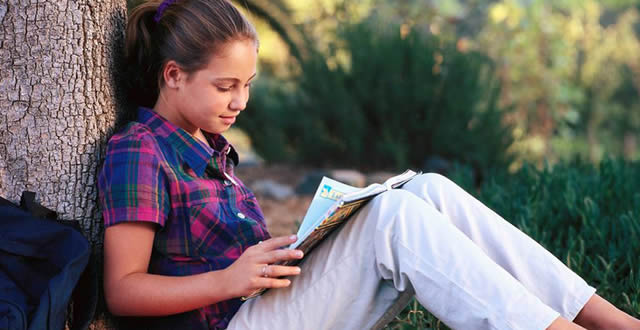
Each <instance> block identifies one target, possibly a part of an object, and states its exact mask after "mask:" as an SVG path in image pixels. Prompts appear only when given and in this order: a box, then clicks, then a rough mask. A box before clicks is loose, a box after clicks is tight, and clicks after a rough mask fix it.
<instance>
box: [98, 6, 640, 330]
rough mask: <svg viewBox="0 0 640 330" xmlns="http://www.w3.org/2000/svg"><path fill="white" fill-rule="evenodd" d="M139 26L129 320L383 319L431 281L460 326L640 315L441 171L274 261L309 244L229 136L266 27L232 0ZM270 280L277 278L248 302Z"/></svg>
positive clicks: (124, 193)
mask: <svg viewBox="0 0 640 330" xmlns="http://www.w3.org/2000/svg"><path fill="white" fill-rule="evenodd" d="M126 34H127V35H126V58H127V63H128V68H129V71H130V76H129V82H130V86H129V90H130V92H131V93H130V94H131V97H132V100H133V101H135V102H136V103H137V104H138V105H140V108H139V109H138V113H137V116H138V117H137V119H136V120H135V121H133V122H131V123H129V124H128V126H126V128H124V130H122V131H121V132H119V133H117V134H115V135H114V136H113V137H112V138H111V139H110V141H109V144H108V149H107V155H106V160H105V162H104V165H103V168H102V170H101V173H100V175H99V191H100V204H101V207H102V210H103V217H104V223H105V227H106V229H105V236H104V258H105V259H104V289H105V296H106V301H107V304H108V308H109V310H110V311H111V312H112V313H113V314H115V315H120V316H125V318H124V319H126V320H127V321H128V324H129V325H131V326H133V327H135V328H137V329H214V328H226V327H228V328H232V329H364V328H378V327H381V326H383V325H384V324H385V323H386V322H388V321H389V320H390V319H391V318H393V317H394V315H395V314H396V313H397V312H398V311H399V310H401V309H402V307H404V305H405V304H406V303H407V301H408V300H407V299H409V298H410V297H412V296H413V295H415V296H416V297H417V299H418V300H419V301H420V303H421V304H422V305H424V306H425V307H426V308H427V309H428V310H429V311H431V312H432V313H433V314H434V315H436V316H437V317H438V318H440V319H441V320H442V321H443V322H444V323H446V324H447V325H449V326H450V327H452V328H457V329H546V328H548V329H579V328H581V326H583V327H587V328H590V329H596V328H602V329H640V322H639V321H638V320H636V319H634V318H632V317H631V316H629V315H627V314H625V313H623V312H621V311H620V310H618V309H617V308H615V307H614V306H612V305H611V304H609V303H608V302H606V301H605V300H604V299H602V298H600V297H599V296H598V295H596V294H595V293H594V292H595V289H594V288H592V287H590V286H589V285H587V283H585V281H583V280H582V279H581V278H580V277H579V276H577V275H576V274H574V273H573V272H572V271H571V270H569V269H568V268H567V267H566V266H565V265H564V264H563V263H562V262H560V261H559V260H557V259H556V258H555V257H554V256H553V255H551V254H550V253H549V252H547V251H546V250H545V249H544V248H543V247H542V246H540V245H538V244H537V243H536V242H534V241H533V240H532V239H530V238H529V237H528V236H526V235H525V234H523V233H522V232H520V231H519V230H518V229H516V228H515V227H513V226H512V225H510V224H509V223H508V222H506V221H505V220H503V219H502V218H500V216H498V215H497V214H495V213H494V212H492V211H491V210H489V209H488V208H487V207H485V206H484V205H483V204H481V203H480V202H479V201H477V200H475V199H474V198H473V197H472V196H470V195H469V194H467V193H466V192H465V191H463V190H462V189H461V188H459V187H458V186H456V185H455V184H454V183H452V182H451V181H449V180H448V179H446V178H444V177H442V176H439V175H435V174H427V175H421V176H419V177H416V178H414V179H413V180H412V181H410V182H409V183H407V184H406V185H405V186H404V187H403V189H397V190H395V191H390V192H386V193H383V194H381V195H379V196H378V197H376V198H375V199H373V200H372V201H371V202H369V203H368V204H367V205H366V206H365V207H364V208H363V209H362V210H360V211H359V212H358V213H357V214H356V215H355V216H354V218H352V219H351V220H350V221H349V222H348V223H347V224H346V225H344V226H343V227H342V228H341V229H339V231H337V232H335V233H334V234H332V235H331V236H330V237H328V238H327V239H326V240H325V241H324V242H322V243H321V244H320V245H319V246H318V247H317V248H316V249H315V250H314V252H313V253H311V254H310V255H309V256H307V258H306V259H305V261H304V262H303V263H302V264H301V265H300V267H294V266H287V267H285V266H277V265H273V263H275V262H278V261H282V260H290V259H296V258H302V253H301V251H297V250H289V249H280V247H283V246H286V245H288V244H290V243H292V242H294V241H295V240H296V237H295V236H291V237H276V238H270V237H269V234H268V232H267V229H266V226H265V222H264V219H263V215H262V213H261V211H260V208H259V207H258V204H257V202H256V199H255V198H254V195H253V194H252V193H251V192H250V191H249V190H248V189H247V188H246V187H245V186H244V185H243V183H242V181H240V180H239V179H238V178H237V177H236V176H235V175H234V166H236V165H237V163H238V156H237V154H236V152H235V151H234V149H233V147H232V146H231V145H229V143H228V142H227V141H226V140H225V139H224V137H223V136H222V135H221V133H223V132H224V131H226V130H227V129H228V128H229V127H230V126H231V125H232V124H233V123H234V122H235V120H236V117H237V116H238V115H240V114H241V112H242V111H243V110H244V108H245V106H246V103H247V100H248V98H249V89H250V85H251V82H252V80H253V79H254V78H255V76H256V58H257V53H258V38H257V36H256V32H255V30H254V28H253V27H252V25H251V24H250V23H249V22H248V21H247V20H246V19H245V18H244V17H243V16H242V15H241V14H240V13H239V12H238V10H237V9H236V8H234V7H233V5H231V4H230V3H229V2H228V1H226V0H165V1H163V2H159V1H150V2H146V3H143V4H142V5H140V6H139V7H137V8H136V9H135V10H134V11H133V12H132V13H131V16H130V18H129V21H128V24H127V30H126ZM247 115H250V114H247ZM301 115H303V114H301ZM265 129H267V128H265ZM258 288H271V290H269V291H267V292H266V293H265V294H264V295H262V296H259V297H257V298H255V299H250V300H248V301H246V302H244V303H243V302H242V300H241V299H240V297H242V296H246V295H248V294H250V293H251V292H253V291H254V290H256V289H258ZM571 321H573V322H571Z"/></svg>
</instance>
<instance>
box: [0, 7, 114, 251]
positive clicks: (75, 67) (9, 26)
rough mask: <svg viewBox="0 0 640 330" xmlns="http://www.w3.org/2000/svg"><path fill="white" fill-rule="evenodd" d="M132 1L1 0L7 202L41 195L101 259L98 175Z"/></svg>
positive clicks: (0, 147)
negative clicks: (77, 227) (77, 224)
mask: <svg viewBox="0 0 640 330" xmlns="http://www.w3.org/2000/svg"><path fill="white" fill-rule="evenodd" d="M125 17H126V1H125V0H99V1H95V0H2V1H0V195H2V196H4V197H5V198H7V199H9V200H13V201H18V200H19V198H20V194H21V192H22V191H23V190H30V191H34V192H36V193H37V198H38V201H39V202H40V203H42V204H43V205H45V206H47V207H49V208H51V209H54V210H56V211H57V212H58V213H59V214H60V216H61V218H62V219H67V220H71V219H74V220H79V221H81V223H82V227H83V229H84V232H85V234H86V236H87V237H88V238H89V239H90V241H91V243H92V246H93V247H94V253H96V255H98V256H100V255H101V253H100V251H101V250H102V249H101V248H102V225H101V216H100V214H99V210H98V208H97V205H96V200H97V191H96V175H97V171H98V168H99V165H100V164H101V161H102V158H103V156H104V148H105V145H106V139H107V137H108V136H109V135H110V133H111V132H112V130H113V127H114V125H115V122H116V113H117V111H116V109H122V108H123V107H122V106H121V104H122V102H119V101H120V100H122V99H121V98H120V97H118V96H119V95H121V93H118V92H117V90H116V86H119V84H117V83H116V81H117V77H118V75H117V72H118V71H119V70H118V63H119V59H120V58H121V56H120V54H121V49H122V46H121V45H122V43H123V35H124V24H125Z"/></svg>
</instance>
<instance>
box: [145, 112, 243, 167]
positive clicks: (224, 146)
mask: <svg viewBox="0 0 640 330" xmlns="http://www.w3.org/2000/svg"><path fill="white" fill-rule="evenodd" d="M138 122H140V123H141V124H144V125H146V126H147V127H149V128H150V129H151V131H152V132H153V134H154V135H156V136H158V137H160V138H162V139H164V140H165V141H166V142H167V143H169V144H170V145H171V146H172V147H173V148H175V150H176V151H177V152H178V153H179V154H180V155H181V156H182V158H183V159H184V161H185V162H186V163H187V165H189V167H190V168H191V169H192V170H193V171H194V172H195V173H196V175H198V176H199V177H201V176H202V175H203V174H204V171H205V169H206V167H207V164H208V163H209V161H210V160H211V159H212V158H213V159H214V160H216V159H217V160H219V163H220V164H223V166H222V168H221V169H220V170H222V171H224V170H225V168H224V167H226V166H224V164H226V159H227V158H230V159H231V160H232V161H233V163H234V165H237V164H238V153H237V152H236V151H235V149H234V148H233V147H232V146H231V144H229V142H227V140H226V139H225V138H224V137H223V136H222V135H220V134H212V133H208V132H205V131H202V133H203V134H204V136H205V138H206V139H207V141H208V142H209V145H207V144H206V143H204V142H202V141H200V140H198V139H196V138H194V137H193V136H192V135H191V134H189V133H187V132H186V131H185V130H184V129H182V128H180V127H177V126H175V125H174V124H172V123H171V122H169V121H168V120H166V119H165V118H163V117H162V116H160V115H158V114H157V113H156V112H155V111H153V110H152V109H149V108H145V107H140V108H138ZM211 146H213V148H212V147H211ZM221 174H222V173H221Z"/></svg>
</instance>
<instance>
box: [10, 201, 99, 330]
mask: <svg viewBox="0 0 640 330" xmlns="http://www.w3.org/2000/svg"><path fill="white" fill-rule="evenodd" d="M34 200H35V194H34V193H30V192H25V193H23V195H22V199H21V203H20V204H21V205H20V207H18V206H17V205H15V204H13V203H11V202H9V201H7V200H5V199H4V198H1V197H0V329H11V330H13V329H19V330H23V329H52V330H53V329H55V330H58V329H60V330H61V329H64V327H65V321H66V320H67V311H68V307H69V302H70V300H71V297H72V293H73V296H74V299H73V300H74V304H73V314H72V327H71V329H72V330H75V329H86V328H87V327H88V325H89V323H90V322H91V319H92V318H93V313H94V312H95V308H96V304H97V278H96V274H95V267H94V265H92V264H90V267H87V265H88V264H89V259H90V256H91V248H90V245H89V242H88V241H87V239H86V238H85V237H84V236H83V235H82V234H81V232H80V231H79V230H78V228H79V226H78V225H77V222H76V221H56V220H55V219H56V217H57V215H56V213H55V212H53V211H51V210H49V209H47V208H45V207H43V206H40V205H38V204H37V203H35V201H34ZM73 223H75V225H72V224H73ZM74 227H76V228H74ZM85 270H86V271H85ZM74 288H75V289H76V290H75V292H74Z"/></svg>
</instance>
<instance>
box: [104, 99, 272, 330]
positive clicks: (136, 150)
mask: <svg viewBox="0 0 640 330" xmlns="http://www.w3.org/2000/svg"><path fill="white" fill-rule="evenodd" d="M205 136H206V138H207V140H208V142H209V145H210V146H213V148H211V147H210V146H209V145H206V144H205V143H202V142H201V141H199V140H197V139H195V138H193V137H192V136H191V135H190V134H188V133H187V132H185V131H184V130H182V129H181V128H178V127H176V126H175V125H173V124H171V123H170V122H168V121H167V120H166V119H164V118H162V117H161V116H159V115H157V114H156V113H155V112H154V111H153V110H150V109H146V108H139V110H138V120H137V121H136V122H132V123H130V124H129V125H128V126H127V127H126V128H125V129H124V130H123V131H122V132H120V133H118V134H116V135H114V136H113V137H112V138H111V139H110V140H109V144H108V146H107V154H106V158H105V162H104V165H103V167H102V170H101V172H100V175H99V178H98V189H99V200H100V205H101V207H102V214H103V218H104V224H105V227H108V226H113V225H116V224H118V223H121V222H130V221H144V222H152V223H155V224H157V231H156V235H155V240H154V242H153V250H152V253H151V260H150V264H149V273H152V274H161V275H172V276H183V275H191V274H198V273H203V272H207V271H212V270H219V269H224V268H226V267H227V266H229V265H231V264H232V263H233V262H234V261H235V260H236V259H237V258H238V257H239V256H240V255H241V254H242V252H243V251H244V250H245V249H246V248H248V247H249V246H251V245H254V244H257V243H258V242H259V241H262V240H266V239H268V238H269V233H268V232H267V228H266V225H265V222H264V217H263V215H262V211H261V210H260V207H259V206H258V203H257V201H256V199H255V197H254V195H253V194H252V193H251V192H250V191H249V189H247V188H246V187H245V186H244V185H243V184H242V182H241V181H240V180H239V179H238V178H237V177H235V176H234V174H233V168H234V166H235V165H237V162H238V155H237V153H236V152H235V150H234V149H233V148H232V147H231V145H230V144H229V143H228V142H227V141H226V140H225V139H224V137H222V136H221V135H214V134H206V133H205ZM240 304H241V301H240V300H239V299H232V300H227V301H223V302H220V303H217V304H214V305H210V306H207V307H204V308H201V309H198V310H195V311H191V312H187V313H182V314H178V315H173V316H169V317H163V318H138V319H136V320H135V321H136V323H137V324H139V325H140V326H143V327H144V328H154V329H155V328H176V329H178V328H180V329H214V328H224V327H226V325H227V324H228V322H229V320H230V319H231V317H233V315H234V313H235V312H236V311H237V310H238V308H239V307H240ZM130 321H132V320H130ZM140 322H142V324H141V323H140Z"/></svg>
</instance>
